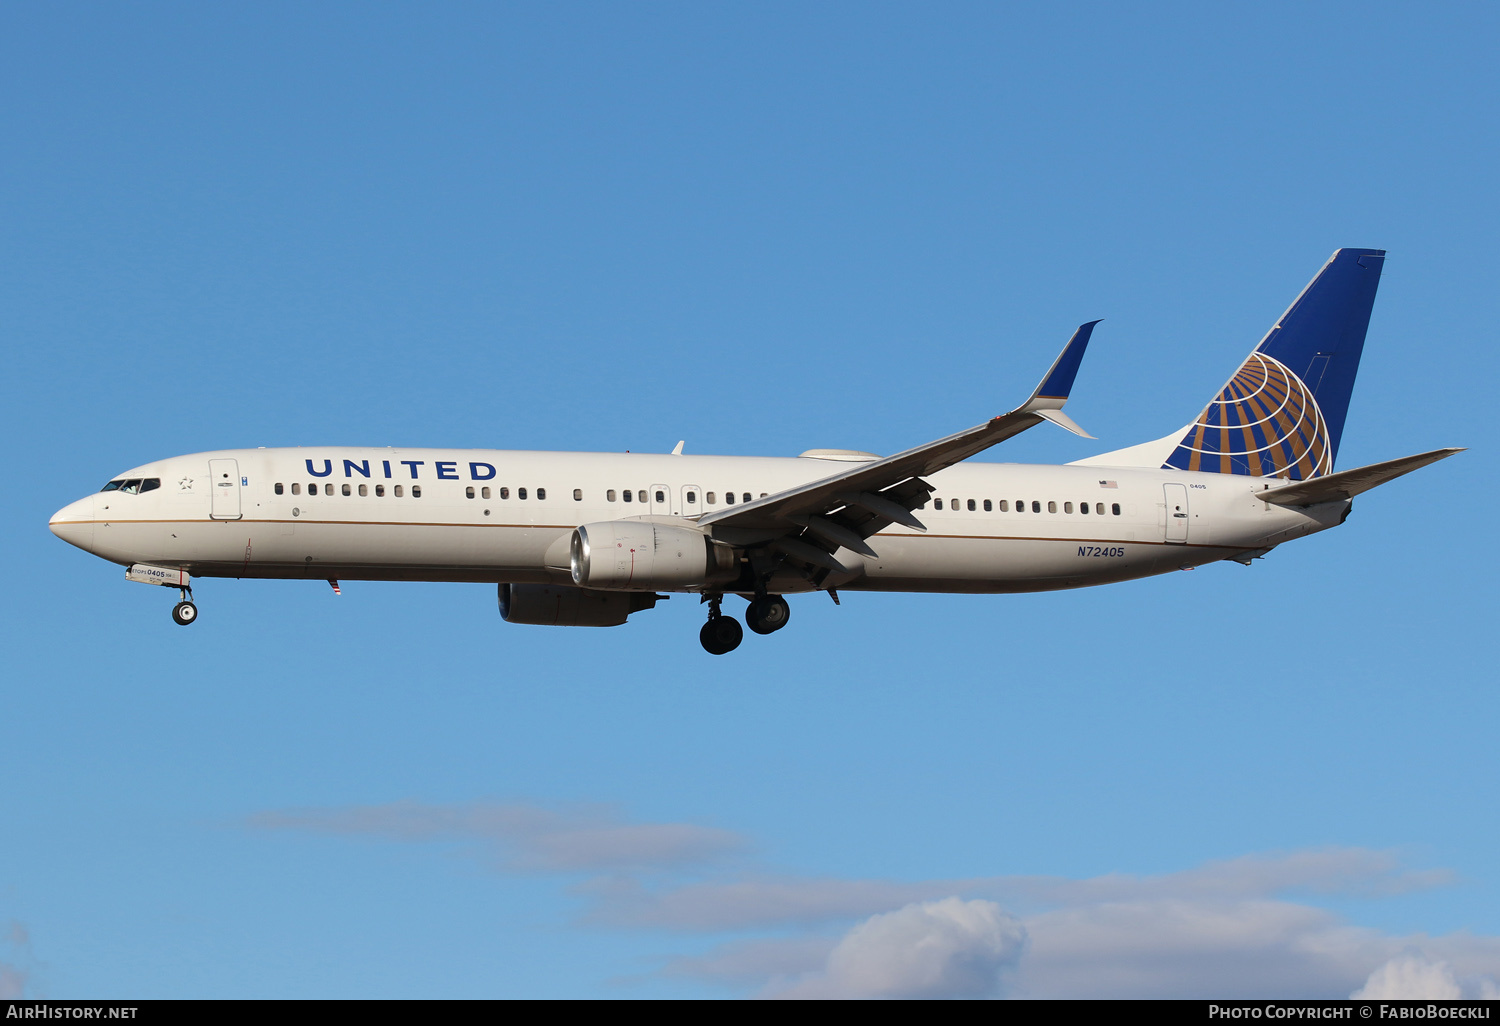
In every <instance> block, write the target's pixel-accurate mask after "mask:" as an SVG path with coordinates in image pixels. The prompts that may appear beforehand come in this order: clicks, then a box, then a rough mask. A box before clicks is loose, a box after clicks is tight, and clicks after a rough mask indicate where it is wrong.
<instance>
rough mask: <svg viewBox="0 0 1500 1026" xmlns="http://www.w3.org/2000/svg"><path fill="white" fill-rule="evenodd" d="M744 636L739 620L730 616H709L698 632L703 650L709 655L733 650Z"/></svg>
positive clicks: (722, 653)
mask: <svg viewBox="0 0 1500 1026" xmlns="http://www.w3.org/2000/svg"><path fill="white" fill-rule="evenodd" d="M744 637H745V632H744V630H743V629H742V628H741V627H740V622H739V621H738V620H736V619H735V618H734V617H732V616H713V617H709V620H708V622H707V623H705V624H704V625H703V628H702V630H700V631H699V632H698V640H699V641H701V642H702V643H703V650H704V651H705V652H707V653H708V654H709V655H724V654H725V653H727V652H733V651H734V650H735V649H737V648H739V647H740V641H741V640H742V639H743V638H744Z"/></svg>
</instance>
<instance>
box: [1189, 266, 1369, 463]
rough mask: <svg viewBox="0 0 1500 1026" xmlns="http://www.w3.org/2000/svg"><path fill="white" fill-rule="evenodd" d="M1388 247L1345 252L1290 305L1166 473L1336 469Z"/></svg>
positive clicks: (1194, 427)
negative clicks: (1173, 468)
mask: <svg viewBox="0 0 1500 1026" xmlns="http://www.w3.org/2000/svg"><path fill="white" fill-rule="evenodd" d="M1384 263H1385V250H1383V249H1341V250H1338V251H1337V252H1335V253H1334V254H1333V256H1332V257H1330V258H1329V260H1328V263H1326V264H1324V265H1323V269H1322V270H1321V271H1319V272H1318V276H1317V277H1316V278H1314V279H1313V280H1312V281H1311V282H1309V283H1308V286H1307V288H1305V289H1303V290H1302V294H1301V295H1300V296H1298V297H1297V299H1296V301H1295V302H1293V303H1292V305H1291V306H1290V307H1288V308H1287V311H1286V313H1284V314H1282V315H1281V319H1280V320H1278V321H1277V322H1276V324H1275V325H1274V326H1272V328H1271V330H1270V331H1269V332H1267V333H1266V337H1265V338H1263V339H1261V343H1260V345H1258V346H1256V347H1255V351H1254V352H1253V353H1251V354H1250V356H1249V358H1248V359H1247V360H1245V362H1244V363H1243V364H1241V365H1240V369H1239V370H1238V371H1237V372H1236V373H1235V375H1234V377H1232V378H1230V379H1229V383H1228V384H1227V385H1225V386H1224V388H1223V390H1222V391H1221V392H1220V393H1219V394H1218V395H1217V396H1216V397H1215V398H1214V400H1213V402H1211V403H1209V404H1208V406H1207V407H1206V408H1205V409H1204V410H1203V412H1202V413H1201V414H1199V415H1198V419H1197V420H1196V421H1194V422H1193V423H1192V424H1190V425H1188V429H1187V433H1186V434H1184V435H1183V436H1182V439H1181V441H1179V442H1178V443H1177V448H1176V449H1175V450H1174V451H1173V452H1172V454H1171V455H1170V456H1168V457H1167V461H1166V463H1165V464H1163V466H1164V467H1176V468H1178V469H1179V470H1199V471H1207V472H1210V473H1220V474H1250V475H1253V476H1256V477H1288V478H1291V479H1292V480H1294V481H1302V480H1306V479H1308V478H1312V477H1317V476H1319V475H1320V474H1327V473H1330V472H1331V471H1332V470H1333V461H1334V458H1335V457H1336V456H1337V455H1338V451H1339V440H1340V439H1341V438H1342V437H1343V433H1344V415H1345V414H1346V413H1347V412H1348V411H1349V395H1350V393H1351V392H1353V391H1354V375H1355V373H1356V372H1357V371H1358V370H1359V357H1360V353H1361V352H1363V350H1364V346H1365V331H1366V329H1367V328H1368V327H1369V325H1370V308H1371V306H1372V305H1373V304H1374V302H1375V288H1376V286H1377V285H1379V284H1380V269H1381V267H1382V265H1384Z"/></svg>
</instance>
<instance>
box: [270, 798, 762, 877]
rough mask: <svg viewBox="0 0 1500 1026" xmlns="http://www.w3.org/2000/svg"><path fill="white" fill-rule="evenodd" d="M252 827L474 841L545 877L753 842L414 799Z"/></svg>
mask: <svg viewBox="0 0 1500 1026" xmlns="http://www.w3.org/2000/svg"><path fill="white" fill-rule="evenodd" d="M249 823H250V825H251V826H252V827H255V828H258V829H264V830H301V831H308V832H312V833H324V834H342V835H346V836H367V837H376V838H382V839H385V840H392V841H458V842H467V843H470V844H477V845H478V846H479V848H480V852H481V854H482V856H483V857H484V858H485V859H486V860H487V861H490V862H493V863H494V864H496V865H497V866H500V867H503V868H505V869H510V870H522V871H537V872H604V871H611V872H620V871H633V872H650V871H654V870H661V869H672V868H680V867H684V866H691V865H699V864H706V863H711V862H713V861H715V860H717V859H719V858H721V857H723V856H725V855H728V854H732V853H734V852H738V851H741V850H743V849H744V848H745V847H746V842H745V838H744V837H742V836H741V835H739V834H736V833H734V832H732V831H729V830H720V829H717V828H714V827H706V826H699V825H697V824H692V823H628V822H623V821H621V819H620V816H619V814H618V812H616V811H615V810H614V809H612V808H609V807H606V806H582V807H575V808H569V809H563V810H557V809H547V808H541V807H539V806H533V805H522V804H501V803H492V802H475V803H471V804H466V805H425V804H422V803H420V802H410V801H408V802H392V803H389V804H386V805H364V806H355V807H352V808H343V809H293V810H286V811H280V812H263V813H260V814H258V815H255V816H252V817H250V820H249Z"/></svg>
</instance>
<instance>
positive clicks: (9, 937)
mask: <svg viewBox="0 0 1500 1026" xmlns="http://www.w3.org/2000/svg"><path fill="white" fill-rule="evenodd" d="M4 946H5V948H6V949H7V950H6V957H7V958H10V957H16V956H19V957H20V959H21V960H22V961H30V960H31V936H30V934H29V933H28V932H27V930H26V927H25V926H24V925H23V924H21V923H17V922H14V921H12V922H10V923H9V924H7V926H6V928H5V935H4ZM30 979H31V974H30V973H29V972H27V971H26V970H25V969H22V968H21V967H20V966H18V965H15V964H14V963H11V962H0V999H16V998H22V997H25V996H26V984H27V981H29V980H30Z"/></svg>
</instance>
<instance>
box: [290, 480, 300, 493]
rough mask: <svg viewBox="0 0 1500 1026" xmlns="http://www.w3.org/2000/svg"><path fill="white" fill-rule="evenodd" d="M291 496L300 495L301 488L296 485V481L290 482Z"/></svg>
mask: <svg viewBox="0 0 1500 1026" xmlns="http://www.w3.org/2000/svg"><path fill="white" fill-rule="evenodd" d="M292 494H293V495H301V494H302V486H301V485H300V484H298V483H297V482H296V481H293V482H292Z"/></svg>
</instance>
